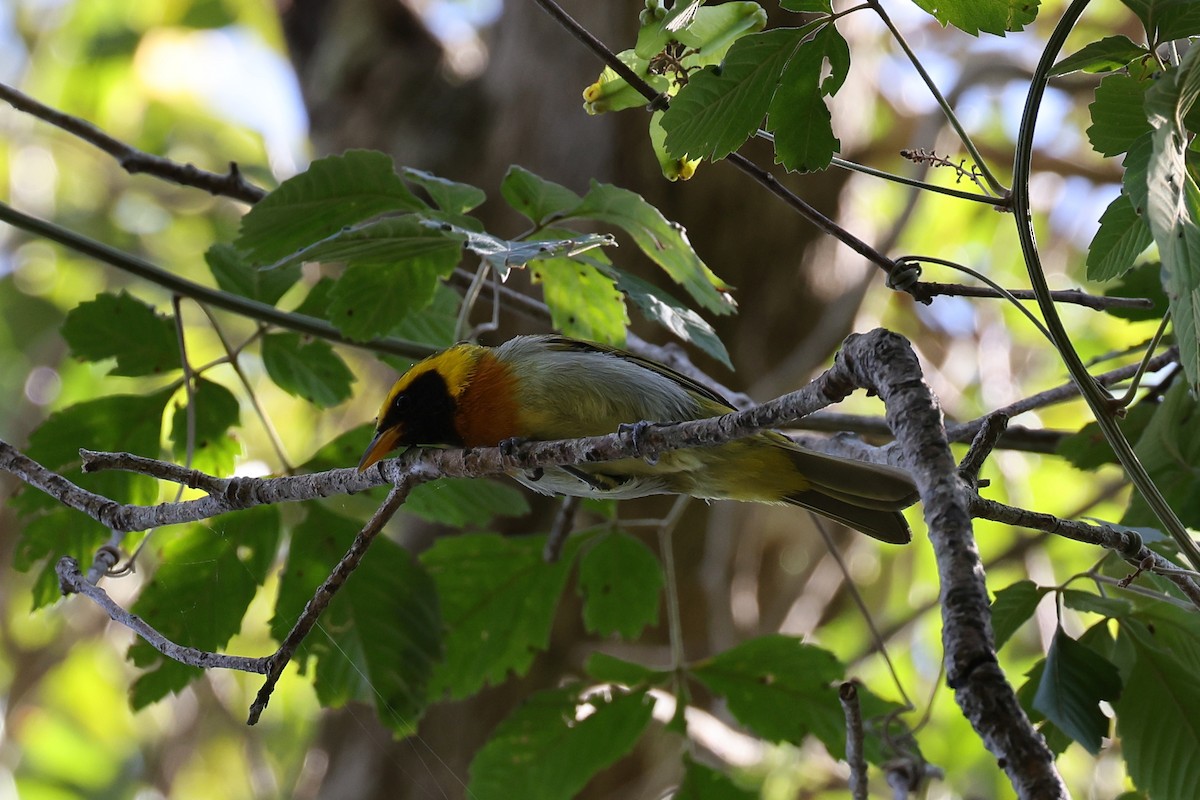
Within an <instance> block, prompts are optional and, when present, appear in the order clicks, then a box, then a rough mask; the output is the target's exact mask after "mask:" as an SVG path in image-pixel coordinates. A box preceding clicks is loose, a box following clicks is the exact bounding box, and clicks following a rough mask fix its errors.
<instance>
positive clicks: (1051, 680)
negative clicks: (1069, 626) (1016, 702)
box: [1033, 628, 1121, 755]
mask: <svg viewBox="0 0 1200 800" xmlns="http://www.w3.org/2000/svg"><path fill="white" fill-rule="evenodd" d="M1120 694H1121V676H1120V674H1119V673H1118V672H1117V668H1116V667H1115V666H1113V664H1112V662H1111V661H1109V660H1108V659H1106V658H1104V657H1103V656H1101V655H1100V654H1099V653H1097V652H1096V651H1095V650H1092V649H1091V648H1089V647H1087V646H1085V645H1082V644H1080V643H1079V642H1077V641H1075V640H1074V639H1072V638H1071V637H1070V636H1068V635H1067V634H1066V633H1065V632H1064V631H1063V630H1062V628H1059V629H1058V630H1057V631H1056V632H1055V634H1054V641H1053V642H1051V643H1050V652H1049V653H1047V654H1046V667H1045V670H1044V671H1043V673H1042V680H1041V682H1040V683H1039V684H1038V689H1037V694H1035V695H1034V698H1033V706H1034V708H1036V709H1037V710H1038V711H1041V712H1042V713H1043V714H1045V715H1046V719H1048V720H1050V721H1051V722H1053V723H1054V724H1055V725H1057V726H1058V727H1059V728H1060V729H1061V730H1062V731H1063V732H1064V733H1066V734H1067V735H1068V736H1070V737H1071V738H1072V739H1074V740H1075V741H1077V742H1079V743H1080V744H1081V745H1083V746H1084V748H1085V749H1086V750H1087V751H1088V752H1089V753H1091V754H1092V755H1097V754H1098V753H1099V752H1100V744H1101V740H1102V739H1103V738H1104V736H1106V735H1107V734H1108V727H1109V722H1108V717H1106V716H1104V712H1102V711H1101V710H1100V701H1101V700H1116V699H1117V697H1118V696H1119V695H1120Z"/></svg>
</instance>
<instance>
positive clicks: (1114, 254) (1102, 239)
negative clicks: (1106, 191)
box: [1087, 194, 1154, 281]
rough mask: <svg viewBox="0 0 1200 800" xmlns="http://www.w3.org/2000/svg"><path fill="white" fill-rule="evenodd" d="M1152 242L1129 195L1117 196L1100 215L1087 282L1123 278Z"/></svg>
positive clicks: (1090, 254)
mask: <svg viewBox="0 0 1200 800" xmlns="http://www.w3.org/2000/svg"><path fill="white" fill-rule="evenodd" d="M1153 243H1154V237H1153V236H1152V235H1151V233H1150V226H1149V225H1147V224H1146V219H1145V218H1144V217H1142V216H1141V215H1140V214H1138V213H1137V211H1135V210H1134V208H1133V203H1131V202H1129V197H1128V196H1127V195H1125V194H1120V195H1118V196H1117V197H1116V199H1115V200H1113V201H1112V202H1111V203H1109V204H1108V208H1106V209H1104V213H1103V214H1101V215H1100V228H1099V229H1098V230H1097V231H1096V235H1095V236H1093V237H1092V242H1091V244H1089V245H1088V254H1087V276H1088V280H1093V281H1107V280H1111V279H1112V278H1117V277H1120V276H1121V275H1123V274H1124V273H1125V272H1127V271H1128V270H1129V269H1130V268H1131V267H1133V262H1134V260H1136V259H1137V257H1138V256H1139V255H1141V254H1142V253H1143V252H1145V250H1146V248H1147V247H1149V246H1150V245H1151V244H1153Z"/></svg>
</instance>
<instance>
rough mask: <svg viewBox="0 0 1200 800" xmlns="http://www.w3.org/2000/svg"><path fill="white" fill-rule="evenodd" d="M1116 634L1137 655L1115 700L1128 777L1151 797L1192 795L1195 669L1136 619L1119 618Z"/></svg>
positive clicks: (1198, 763) (1198, 768) (1198, 741)
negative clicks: (1166, 648) (1161, 644)
mask: <svg viewBox="0 0 1200 800" xmlns="http://www.w3.org/2000/svg"><path fill="white" fill-rule="evenodd" d="M1120 638H1121V640H1124V641H1125V642H1126V643H1127V644H1128V645H1130V646H1132V648H1133V651H1134V654H1135V656H1136V657H1135V660H1134V662H1133V669H1132V670H1131V672H1130V674H1129V677H1128V680H1126V682H1125V691H1124V692H1123V693H1122V695H1121V699H1120V701H1119V702H1117V703H1116V704H1115V705H1114V709H1115V710H1116V712H1117V732H1118V733H1119V734H1120V736H1121V751H1122V754H1123V755H1124V756H1125V766H1126V769H1127V770H1128V771H1129V777H1131V778H1132V779H1133V783H1134V785H1135V786H1137V787H1138V788H1139V789H1141V790H1142V791H1143V792H1146V794H1148V795H1149V796H1150V797H1154V798H1159V797H1162V798H1171V797H1190V796H1191V795H1192V794H1193V793H1194V791H1195V787H1196V786H1198V785H1200V759H1197V758H1196V757H1195V755H1196V753H1197V752H1200V727H1198V726H1197V724H1196V715H1195V709H1197V708H1200V687H1198V686H1197V685H1196V676H1195V673H1194V672H1192V671H1191V670H1189V669H1187V668H1186V667H1185V666H1184V665H1183V664H1181V663H1180V661H1179V660H1178V659H1177V658H1176V657H1175V656H1174V655H1173V654H1172V653H1171V652H1170V651H1168V650H1165V649H1163V648H1161V647H1160V646H1158V644H1157V643H1156V642H1155V638H1154V637H1153V636H1152V635H1151V634H1150V633H1149V632H1148V631H1147V630H1146V629H1145V628H1144V627H1142V626H1141V625H1139V624H1138V623H1136V622H1134V623H1122V624H1121V637H1120Z"/></svg>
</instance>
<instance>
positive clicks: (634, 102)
mask: <svg viewBox="0 0 1200 800" xmlns="http://www.w3.org/2000/svg"><path fill="white" fill-rule="evenodd" d="M617 58H619V59H620V60H621V62H622V63H624V64H625V65H626V66H627V67H629V68H630V69H631V70H633V72H634V74H635V75H637V76H638V77H639V78H641V79H642V80H644V81H645V82H646V83H648V84H650V87H651V88H652V89H654V91H656V92H665V91H667V89H668V88H670V85H671V82H670V81H669V80H668V79H667V78H666V77H665V76H663V75H651V74H650V71H649V67H650V62H649V61H647V60H646V59H644V58H640V57H639V56H638V55H637V53H635V52H634V51H633V50H622V51H621V52H620V53H617ZM646 102H647V100H646V98H645V97H644V96H643V95H642V93H641V92H639V91H638V90H637V89H634V88H633V87H632V86H630V85H629V84H628V83H626V82H625V79H624V78H622V77H621V76H620V75H618V74H617V73H616V71H615V70H613V69H612V68H611V67H605V68H604V69H603V70H601V71H600V77H599V78H597V79H596V82H595V83H593V84H591V85H590V86H588V87H587V88H586V89H584V90H583V110H584V111H586V112H587V113H588V114H593V115H594V114H603V113H605V112H606V111H624V110H625V109H627V108H639V107H642V106H645V105H646Z"/></svg>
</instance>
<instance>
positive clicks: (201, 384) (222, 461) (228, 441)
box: [171, 378, 242, 476]
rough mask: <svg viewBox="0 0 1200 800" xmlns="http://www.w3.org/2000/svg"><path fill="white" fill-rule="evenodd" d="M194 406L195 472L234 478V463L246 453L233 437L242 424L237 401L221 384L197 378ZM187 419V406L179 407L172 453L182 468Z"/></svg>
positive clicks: (181, 405)
mask: <svg viewBox="0 0 1200 800" xmlns="http://www.w3.org/2000/svg"><path fill="white" fill-rule="evenodd" d="M192 402H193V404H194V406H195V408H194V411H193V416H194V418H195V426H196V427H195V439H194V442H193V445H194V446H193V448H192V460H191V468H192V469H197V470H200V471H201V472H207V473H208V474H209V475H216V476H223V475H229V474H231V473H232V472H233V465H234V460H235V459H236V458H237V457H238V454H240V453H241V452H242V446H241V445H240V444H239V443H238V441H237V440H236V439H234V438H233V437H232V436H230V435H229V429H230V428H232V427H234V426H235V425H237V424H238V401H237V398H236V397H234V396H233V393H232V392H230V391H229V390H228V389H226V388H225V387H224V386H222V385H221V384H219V383H213V382H212V381H209V380H205V379H204V378H197V379H196V389H195V393H194V397H193V400H192ZM187 418H188V413H187V405H186V403H176V405H175V413H174V415H172V417H171V445H172V447H171V449H172V452H173V453H174V455H175V460H176V461H178V462H179V463H180V464H183V463H184V462H185V461H186V458H187V438H188V436H187V428H188V425H187Z"/></svg>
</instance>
